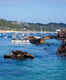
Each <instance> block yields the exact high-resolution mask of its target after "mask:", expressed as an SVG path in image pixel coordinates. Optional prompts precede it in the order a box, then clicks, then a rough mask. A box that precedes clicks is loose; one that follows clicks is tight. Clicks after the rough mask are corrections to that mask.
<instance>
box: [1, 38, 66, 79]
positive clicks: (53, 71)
mask: <svg viewBox="0 0 66 80" xmlns="http://www.w3.org/2000/svg"><path fill="white" fill-rule="evenodd" d="M46 43H50V44H51V45H47V44H45V45H39V46H37V45H33V44H27V45H13V44H11V40H4V39H1V40H0V80H5V79H6V80H66V58H65V57H60V56H57V55H56V51H57V49H58V47H59V46H60V44H61V41H58V40H55V39H52V40H51V39H50V40H46ZM17 49H18V50H22V51H27V52H28V53H30V54H33V55H34V56H35V58H34V59H32V60H31V59H27V60H22V61H18V60H10V59H8V60H7V59H4V58H3V55H4V54H9V53H10V52H11V50H17Z"/></svg>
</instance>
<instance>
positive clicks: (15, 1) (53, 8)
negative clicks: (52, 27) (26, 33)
mask: <svg viewBox="0 0 66 80" xmlns="http://www.w3.org/2000/svg"><path fill="white" fill-rule="evenodd" d="M0 18H3V19H7V20H16V21H23V22H36V23H49V22H56V23H66V0H0Z"/></svg>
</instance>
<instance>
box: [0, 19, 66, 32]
mask: <svg viewBox="0 0 66 80" xmlns="http://www.w3.org/2000/svg"><path fill="white" fill-rule="evenodd" d="M58 28H66V24H64V23H48V24H42V23H26V22H17V21H7V20H4V19H0V29H2V30H20V31H22V30H31V31H41V30H42V31H56V29H58Z"/></svg>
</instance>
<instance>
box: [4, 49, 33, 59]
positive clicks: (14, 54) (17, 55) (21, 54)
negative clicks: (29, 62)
mask: <svg viewBox="0 0 66 80" xmlns="http://www.w3.org/2000/svg"><path fill="white" fill-rule="evenodd" d="M4 58H7V59H18V60H23V59H27V58H29V59H33V58H34V56H33V55H32V54H28V53H27V52H22V51H19V50H17V51H12V53H11V54H10V55H4Z"/></svg>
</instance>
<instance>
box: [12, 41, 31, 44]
mask: <svg viewBox="0 0 66 80" xmlns="http://www.w3.org/2000/svg"><path fill="white" fill-rule="evenodd" d="M11 42H12V44H16V45H22V44H30V41H29V40H11Z"/></svg>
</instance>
